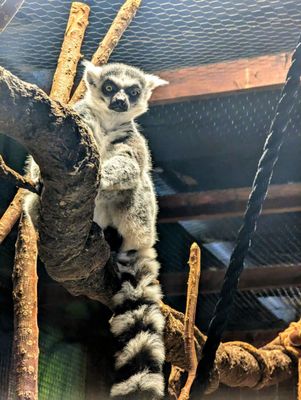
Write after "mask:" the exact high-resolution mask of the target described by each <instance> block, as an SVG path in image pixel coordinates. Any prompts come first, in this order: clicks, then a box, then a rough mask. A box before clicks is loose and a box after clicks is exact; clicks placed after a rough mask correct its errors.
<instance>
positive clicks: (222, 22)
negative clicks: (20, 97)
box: [0, 0, 301, 71]
mask: <svg viewBox="0 0 301 400" xmlns="http://www.w3.org/2000/svg"><path fill="white" fill-rule="evenodd" d="M86 3H88V4H90V6H91V16H90V24H89V27H88V29H87V33H86V39H85V42H84V46H83V54H84V55H85V57H87V58H90V57H91V55H92V54H93V52H94V51H95V49H96V47H97V45H98V43H99V41H100V40H101V38H102V37H103V36H104V35H105V33H106V31H107V30H108V28H109V26H110V24H111V22H112V20H113V19H114V17H115V15H116V13H117V11H118V9H119V8H120V6H121V5H122V4H123V1H122V0H111V1H107V0H98V1H93V0H90V1H87V2H86ZM70 5H71V1H66V0H64V1H61V0H48V1H44V0H26V1H25V2H24V5H23V6H22V8H21V10H20V12H19V13H18V14H17V15H16V17H15V18H14V20H13V21H12V22H11V24H10V25H9V27H8V28H7V30H6V31H5V32H4V33H2V34H1V41H0V55H1V57H0V61H1V64H2V65H4V66H6V67H9V68H10V69H12V68H15V69H19V70H25V71H26V70H28V69H51V70H52V69H54V68H55V65H56V62H57V57H58V54H59V50H60V45H61V42H62V39H63V35H64V30H65V26H66V22H67V18H68V13H69V9H70ZM300 26H301V8H300V4H299V1H298V0H260V1H256V2H250V1H249V0H234V1H229V0H214V1H211V0H181V1H178V2H175V1H173V0H169V1H161V0H146V1H143V2H142V6H141V9H140V10H139V11H138V13H137V15H136V17H135V19H134V21H133V22H132V24H131V26H130V27H129V29H128V30H127V31H126V33H125V35H124V36H123V38H122V39H121V41H120V43H119V45H118V47H117V49H116V51H115V52H114V54H113V55H112V58H111V60H112V61H121V62H127V63H130V64H134V65H137V66H140V67H143V68H144V69H146V70H163V69H170V68H177V67H181V66H184V65H185V66H189V65H198V64H204V63H212V62H218V61H221V60H229V59H235V58H242V57H251V56H256V55H261V54H268V53H275V52H279V51H282V50H288V49H292V48H294V46H295V44H296V41H297V38H298V35H299V31H300Z"/></svg>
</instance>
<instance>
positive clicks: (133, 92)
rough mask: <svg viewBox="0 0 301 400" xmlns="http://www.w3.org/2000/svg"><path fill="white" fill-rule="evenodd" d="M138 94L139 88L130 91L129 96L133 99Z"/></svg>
mask: <svg viewBox="0 0 301 400" xmlns="http://www.w3.org/2000/svg"><path fill="white" fill-rule="evenodd" d="M140 93H141V90H140V89H139V88H133V89H131V91H130V95H131V96H133V97H137V96H139V94H140Z"/></svg>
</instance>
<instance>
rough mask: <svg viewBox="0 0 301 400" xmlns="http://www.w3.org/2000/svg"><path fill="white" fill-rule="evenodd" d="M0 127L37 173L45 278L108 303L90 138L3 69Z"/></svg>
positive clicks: (63, 110)
mask: <svg viewBox="0 0 301 400" xmlns="http://www.w3.org/2000/svg"><path fill="white" fill-rule="evenodd" d="M12 110H13V112H12ZM8 115H13V118H7V116H8ZM0 126H1V132H3V133H7V134H8V135H9V136H11V137H13V138H14V139H16V140H18V141H19V142H20V143H21V144H22V145H23V146H24V147H26V148H27V149H28V151H29V153H30V154H32V155H33V157H34V159H35V160H36V162H37V163H38V165H39V166H40V169H41V174H42V177H43V183H44V189H43V193H42V197H41V198H42V203H41V219H40V226H39V234H40V243H39V254H40V257H41V259H42V260H43V261H44V263H45V265H46V268H47V271H48V273H49V274H50V275H51V276H52V277H53V278H54V279H56V280H57V281H60V282H63V283H64V284H65V286H66V287H67V288H68V289H70V290H71V291H72V292H76V294H80V293H84V292H87V294H88V292H89V294H88V296H89V297H91V298H97V299H99V300H101V301H103V302H104V303H108V300H109V298H107V297H106V292H105V290H103V286H102V285H103V283H104V280H103V279H104V269H103V267H104V265H105V264H106V262H107V260H108V258H109V248H108V245H107V244H106V242H105V240H104V238H103V236H102V232H101V231H100V229H98V228H97V227H96V226H93V227H92V217H93V209H94V198H95V195H96V190H97V187H98V171H99V158H98V153H97V150H96V145H95V142H94V139H93V137H92V136H91V135H90V134H89V133H88V132H87V130H86V128H85V126H84V125H83V124H82V122H81V121H80V120H79V118H78V116H77V115H76V114H75V113H74V112H73V111H72V110H70V109H68V108H67V107H63V106H62V105H60V104H59V103H57V102H55V101H52V100H51V99H50V98H49V97H48V96H47V95H46V94H45V93H44V92H43V91H42V90H40V89H39V88H37V87H36V86H34V85H30V84H26V83H24V82H22V81H20V80H19V79H17V78H15V77H14V76H13V75H11V74H10V73H9V72H7V71H5V70H4V69H3V68H1V69H0ZM50 144H51V145H50ZM54 255H55V257H54ZM98 282H99V284H100V287H98ZM88 288H90V290H89V289H88Z"/></svg>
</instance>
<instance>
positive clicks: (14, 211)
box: [0, 189, 26, 244]
mask: <svg viewBox="0 0 301 400" xmlns="http://www.w3.org/2000/svg"><path fill="white" fill-rule="evenodd" d="M25 193H26V189H19V190H18V191H17V194H16V195H15V197H14V199H13V201H12V202H11V203H10V205H9V206H8V208H7V210H6V211H5V213H4V214H3V215H2V217H1V219H0V244H1V243H2V242H3V240H4V239H5V238H6V236H7V235H8V234H9V233H10V231H11V230H12V228H13V226H14V225H15V223H16V222H17V221H18V219H19V218H20V215H21V212H22V203H23V198H24V195H25Z"/></svg>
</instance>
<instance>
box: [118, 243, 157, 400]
mask: <svg viewBox="0 0 301 400" xmlns="http://www.w3.org/2000/svg"><path fill="white" fill-rule="evenodd" d="M158 271H159V263H158V262H157V260H156V252H155V250H154V249H147V250H139V251H137V252H135V254H134V255H133V256H131V259H130V262H129V263H127V264H126V265H125V266H124V265H122V264H119V272H120V287H119V290H118V291H117V293H116V294H115V295H114V296H113V307H114V315H113V317H112V318H111V321H110V323H111V332H112V333H113V335H114V337H115V338H116V342H117V350H118V351H117V353H116V355H115V369H116V380H115V383H114V385H113V386H112V389H111V396H112V397H113V398H114V399H128V400H129V399H135V400H137V399H143V400H146V399H149V400H157V399H161V398H162V397H163V395H164V379H163V374H162V366H163V363H164V359H165V351H164V344H163V329H164V317H163V315H162V314H161V312H160V308H159V300H160V299H161V296H162V295H161V289H160V286H159V285H158V283H157V282H156V278H157V275H158Z"/></svg>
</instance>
